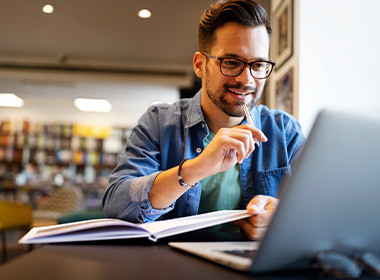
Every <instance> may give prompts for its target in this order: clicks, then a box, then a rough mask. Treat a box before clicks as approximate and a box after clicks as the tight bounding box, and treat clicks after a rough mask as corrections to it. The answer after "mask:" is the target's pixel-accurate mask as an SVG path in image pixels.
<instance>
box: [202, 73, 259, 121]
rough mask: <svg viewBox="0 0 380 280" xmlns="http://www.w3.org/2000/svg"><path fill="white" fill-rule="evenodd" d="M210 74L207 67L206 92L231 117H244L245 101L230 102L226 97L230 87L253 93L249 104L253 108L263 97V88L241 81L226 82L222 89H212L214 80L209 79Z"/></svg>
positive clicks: (249, 107)
mask: <svg viewBox="0 0 380 280" xmlns="http://www.w3.org/2000/svg"><path fill="white" fill-rule="evenodd" d="M209 77H210V75H208V71H207V68H206V93H207V95H208V97H209V98H210V100H211V101H212V102H213V103H214V104H215V105H216V106H217V107H218V108H219V109H220V110H222V111H223V112H224V113H225V114H227V115H228V116H230V117H244V116H245V114H244V109H243V105H244V101H243V100H241V101H235V103H231V102H228V100H227V99H226V96H227V94H228V93H227V92H228V91H229V90H228V89H229V88H235V89H240V90H244V91H249V92H251V93H250V94H251V95H253V98H252V100H251V101H250V102H249V103H248V104H247V106H248V109H249V110H251V109H252V108H253V107H254V106H255V105H256V103H257V102H258V101H259V99H260V97H261V92H262V89H257V87H253V86H244V85H242V84H241V83H236V84H224V85H223V88H222V89H216V90H212V89H211V84H212V82H211V81H210V79H209Z"/></svg>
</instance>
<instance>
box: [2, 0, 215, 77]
mask: <svg viewBox="0 0 380 280" xmlns="http://www.w3.org/2000/svg"><path fill="white" fill-rule="evenodd" d="M46 3H47V1H45V0H0V13H1V16H0V26H1V28H0V38H1V44H0V62H1V63H2V65H3V66H5V65H8V66H9V65H12V64H15V63H17V64H23V65H27V64H28V63H34V64H36V63H50V64H52V63H57V64H66V65H72V64H77V63H80V64H85V65H88V64H94V63H98V64H106V65H111V66H112V65H122V66H124V65H133V66H137V67H139V68H141V67H142V68H143V69H150V68H151V66H155V67H159V68H162V69H165V68H168V67H169V66H170V67H169V68H174V69H182V68H181V67H188V66H189V65H190V66H191V61H192V56H193V53H194V51H196V49H197V40H196V36H197V27H198V22H199V18H200V15H201V14H202V11H203V10H204V9H205V8H206V7H207V6H208V5H209V3H211V1H210V0H191V1H188V0H160V1H158V0H139V1H131V0H79V1H78V0H51V1H50V2H49V3H50V4H52V5H53V6H54V8H55V12H54V13H53V14H44V13H42V11H41V9H42V6H43V5H44V4H46ZM142 8H148V9H150V10H151V11H152V14H153V16H152V17H151V18H150V19H141V18H138V17H137V12H138V11H139V10H140V9H142ZM62 62H64V63H62Z"/></svg>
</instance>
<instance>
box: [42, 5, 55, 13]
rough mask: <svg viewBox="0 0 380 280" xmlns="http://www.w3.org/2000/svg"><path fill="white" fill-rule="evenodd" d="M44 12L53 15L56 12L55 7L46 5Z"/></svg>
mask: <svg viewBox="0 0 380 280" xmlns="http://www.w3.org/2000/svg"><path fill="white" fill-rule="evenodd" d="M42 11H43V12H44V13H46V14H51V13H52V12H53V11H54V7H53V6H52V5H45V6H44V7H43V8H42Z"/></svg>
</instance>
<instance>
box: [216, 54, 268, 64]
mask: <svg viewBox="0 0 380 280" xmlns="http://www.w3.org/2000/svg"><path fill="white" fill-rule="evenodd" d="M220 57H228V58H238V59H241V60H243V61H246V62H252V61H267V60H268V58H267V57H255V58H253V59H250V60H247V59H245V58H244V57H241V56H240V55H237V54H234V53H225V54H223V55H222V56H220Z"/></svg>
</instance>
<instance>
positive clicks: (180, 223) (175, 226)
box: [140, 210, 251, 241]
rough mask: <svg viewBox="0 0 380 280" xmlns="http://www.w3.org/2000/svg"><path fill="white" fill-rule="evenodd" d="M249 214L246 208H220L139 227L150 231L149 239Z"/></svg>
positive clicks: (208, 225) (225, 221) (228, 220)
mask: <svg viewBox="0 0 380 280" xmlns="http://www.w3.org/2000/svg"><path fill="white" fill-rule="evenodd" d="M249 216H251V214H249V213H248V211H247V210H221V211H214V212H210V213H205V214H200V215H195V216H189V217H183V218H176V219H170V220H164V221H156V222H150V223H146V224H141V225H140V227H142V228H144V229H146V230H147V231H149V232H150V233H151V237H150V239H151V240H153V241H156V240H157V239H158V238H162V237H167V236H171V235H175V234H180V233H184V232H188V231H193V230H197V229H202V228H206V227H211V226H214V225H219V224H223V223H227V222H231V221H235V220H239V219H244V218H247V217H249Z"/></svg>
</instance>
